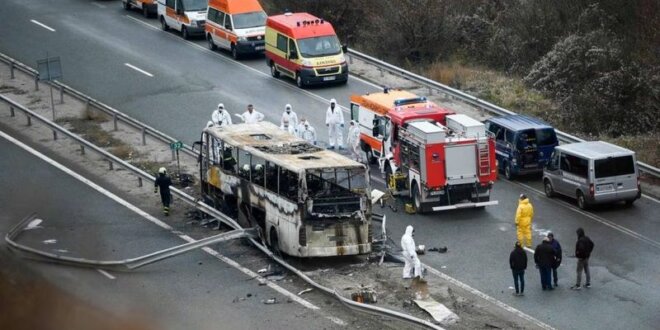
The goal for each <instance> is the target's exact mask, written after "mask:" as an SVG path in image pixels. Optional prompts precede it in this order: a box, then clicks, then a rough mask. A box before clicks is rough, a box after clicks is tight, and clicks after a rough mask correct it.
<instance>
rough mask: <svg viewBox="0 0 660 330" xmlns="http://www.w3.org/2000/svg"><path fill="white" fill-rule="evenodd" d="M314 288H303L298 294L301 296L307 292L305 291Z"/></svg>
mask: <svg viewBox="0 0 660 330" xmlns="http://www.w3.org/2000/svg"><path fill="white" fill-rule="evenodd" d="M312 290H313V289H312V288H307V289H305V290H302V291H300V292H298V295H299V296H301V295H303V294H305V293H307V292H310V291H312Z"/></svg>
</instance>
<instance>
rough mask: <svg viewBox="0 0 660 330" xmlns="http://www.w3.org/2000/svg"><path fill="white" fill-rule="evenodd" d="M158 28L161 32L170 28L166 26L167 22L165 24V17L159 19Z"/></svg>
mask: <svg viewBox="0 0 660 330" xmlns="http://www.w3.org/2000/svg"><path fill="white" fill-rule="evenodd" d="M160 28H161V29H162V30H163V31H168V30H169V29H170V27H169V26H167V22H165V17H163V16H161V17H160Z"/></svg>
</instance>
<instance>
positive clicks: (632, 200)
mask: <svg viewBox="0 0 660 330" xmlns="http://www.w3.org/2000/svg"><path fill="white" fill-rule="evenodd" d="M634 203H635V200H634V199H628V200H626V207H631V206H632V205H633V204H634Z"/></svg>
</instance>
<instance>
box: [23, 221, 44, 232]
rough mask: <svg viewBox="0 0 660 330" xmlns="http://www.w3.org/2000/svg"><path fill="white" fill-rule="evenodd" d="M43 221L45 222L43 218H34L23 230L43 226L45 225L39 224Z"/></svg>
mask: <svg viewBox="0 0 660 330" xmlns="http://www.w3.org/2000/svg"><path fill="white" fill-rule="evenodd" d="M42 222H43V220H41V219H34V220H32V221H30V223H28V225H27V226H25V229H23V230H30V229H37V228H43V227H41V226H39V225H40V224H41V223H42Z"/></svg>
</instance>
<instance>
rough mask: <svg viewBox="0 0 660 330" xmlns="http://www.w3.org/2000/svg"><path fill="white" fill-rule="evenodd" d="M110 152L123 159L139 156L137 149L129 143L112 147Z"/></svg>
mask: <svg viewBox="0 0 660 330" xmlns="http://www.w3.org/2000/svg"><path fill="white" fill-rule="evenodd" d="M110 153H111V154H113V155H115V156H116V157H119V158H121V159H123V160H131V159H134V158H136V157H137V156H138V153H137V151H135V149H133V148H132V147H131V146H129V145H127V144H122V145H119V146H116V147H114V148H112V149H110Z"/></svg>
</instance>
